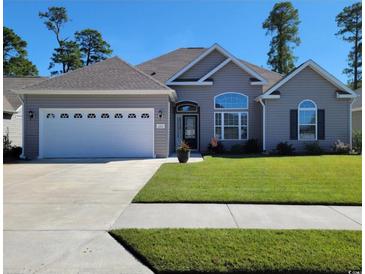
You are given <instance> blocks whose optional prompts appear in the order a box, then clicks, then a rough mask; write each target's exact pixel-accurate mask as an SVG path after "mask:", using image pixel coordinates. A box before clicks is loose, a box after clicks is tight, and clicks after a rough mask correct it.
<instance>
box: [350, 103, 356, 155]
mask: <svg viewBox="0 0 365 274" xmlns="http://www.w3.org/2000/svg"><path fill="white" fill-rule="evenodd" d="M355 100H356V98H353V99H352V101H351V104H350V117H349V118H350V119H349V120H350V125H349V126H350V150H352V104H353V103H354V102H355Z"/></svg>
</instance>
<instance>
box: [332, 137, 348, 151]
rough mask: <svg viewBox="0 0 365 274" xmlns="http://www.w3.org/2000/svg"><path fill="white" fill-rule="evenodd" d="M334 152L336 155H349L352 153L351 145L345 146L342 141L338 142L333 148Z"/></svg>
mask: <svg viewBox="0 0 365 274" xmlns="http://www.w3.org/2000/svg"><path fill="white" fill-rule="evenodd" d="M332 149H333V152H334V153H336V154H348V153H349V152H350V145H348V144H345V143H344V142H342V141H341V140H337V141H336V142H335V143H334V144H333V146H332Z"/></svg>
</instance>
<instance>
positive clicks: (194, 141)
mask: <svg viewBox="0 0 365 274" xmlns="http://www.w3.org/2000/svg"><path fill="white" fill-rule="evenodd" d="M197 134H198V132H197V116H195V115H184V116H183V136H182V137H183V140H184V141H185V142H186V143H187V144H188V145H189V147H190V148H191V149H197V145H198V138H197Z"/></svg>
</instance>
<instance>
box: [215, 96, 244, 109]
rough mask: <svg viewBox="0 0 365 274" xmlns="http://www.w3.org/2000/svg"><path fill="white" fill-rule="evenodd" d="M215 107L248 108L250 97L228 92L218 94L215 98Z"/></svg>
mask: <svg viewBox="0 0 365 274" xmlns="http://www.w3.org/2000/svg"><path fill="white" fill-rule="evenodd" d="M214 108H215V109H247V108H248V99H247V96H246V95H243V94H240V93H236V92H227V93H223V94H221V95H217V96H216V97H215V99H214Z"/></svg>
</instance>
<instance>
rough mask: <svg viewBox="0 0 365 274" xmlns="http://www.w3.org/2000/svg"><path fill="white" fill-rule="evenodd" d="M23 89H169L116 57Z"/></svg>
mask: <svg viewBox="0 0 365 274" xmlns="http://www.w3.org/2000/svg"><path fill="white" fill-rule="evenodd" d="M26 90H37V91H42V90H170V88H169V87H167V86H165V85H164V84H162V83H160V82H158V81H157V80H156V79H154V78H152V77H151V76H149V75H147V74H145V73H144V72H142V71H140V70H139V69H137V68H135V67H133V66H132V65H130V64H128V63H127V62H125V61H123V60H122V59H120V58H119V57H112V58H109V59H106V60H104V61H101V62H98V63H95V64H92V65H89V66H86V67H83V68H80V69H76V70H73V71H70V72H68V73H65V74H62V75H60V76H56V77H53V78H50V79H48V80H47V81H44V82H42V83H39V84H36V85H32V86H30V87H27V88H26Z"/></svg>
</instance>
